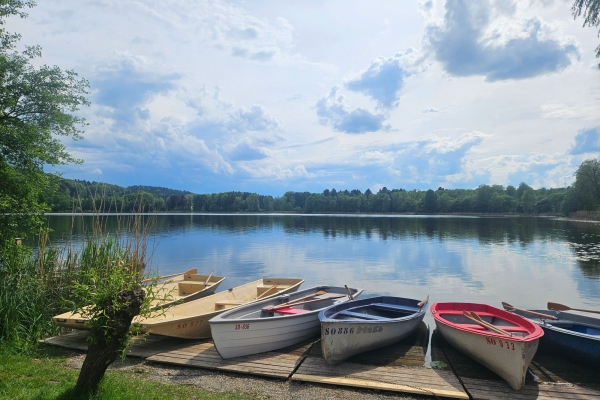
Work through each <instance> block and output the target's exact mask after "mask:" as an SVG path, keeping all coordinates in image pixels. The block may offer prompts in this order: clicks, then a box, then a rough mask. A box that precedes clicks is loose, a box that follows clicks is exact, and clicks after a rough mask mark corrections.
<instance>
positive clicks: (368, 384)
mask: <svg viewBox="0 0 600 400" xmlns="http://www.w3.org/2000/svg"><path fill="white" fill-rule="evenodd" d="M292 379H293V380H297V381H304V382H314V383H324V384H329V385H341V386H351V387H356V388H362V389H375V390H389V391H393V392H402V393H411V394H420V395H425V396H443V397H449V398H454V399H468V398H469V396H468V395H467V394H466V393H464V392H458V391H447V390H439V389H428V388H422V387H418V386H412V385H401V384H393V383H384V382H375V381H369V380H363V379H356V378H340V377H335V378H333V377H323V376H315V375H303V374H298V373H295V374H294V375H293V376H292Z"/></svg>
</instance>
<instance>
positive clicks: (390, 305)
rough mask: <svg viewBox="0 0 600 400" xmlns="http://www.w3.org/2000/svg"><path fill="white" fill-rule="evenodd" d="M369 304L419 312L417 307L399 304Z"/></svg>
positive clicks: (388, 308) (387, 308) (389, 308)
mask: <svg viewBox="0 0 600 400" xmlns="http://www.w3.org/2000/svg"><path fill="white" fill-rule="evenodd" d="M371 305H372V306H373V307H377V308H383V309H385V310H392V311H408V312H419V308H418V307H411V306H400V305H396V304H388V303H373V304H371Z"/></svg>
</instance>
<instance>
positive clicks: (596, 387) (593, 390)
mask: <svg viewBox="0 0 600 400" xmlns="http://www.w3.org/2000/svg"><path fill="white" fill-rule="evenodd" d="M432 341H436V343H438V347H439V348H441V349H442V350H443V352H444V354H445V355H446V357H447V359H448V360H449V361H450V365H451V367H452V368H453V369H454V371H455V372H456V373H457V375H458V376H459V378H460V380H461V382H462V383H463V385H464V387H465V389H466V390H467V392H468V393H469V394H470V395H471V396H472V397H473V398H474V399H488V400H505V399H516V400H529V399H535V400H552V399H568V400H576V399H597V400H600V379H599V378H598V377H599V376H600V371H599V370H598V369H595V368H593V367H592V368H590V367H586V366H583V365H579V364H576V363H572V362H570V361H569V360H566V359H563V358H559V357H556V356H553V355H548V354H541V355H537V354H536V356H535V357H534V360H533V362H532V363H531V365H530V368H531V370H532V372H533V373H534V374H535V375H536V376H538V378H539V381H538V382H534V381H533V378H532V377H531V375H529V374H528V376H527V381H526V384H525V386H524V387H523V389H522V390H520V391H517V390H514V389H512V388H511V387H510V386H509V385H508V384H507V383H506V382H505V381H504V380H502V379H501V378H500V377H499V376H498V375H496V374H495V373H493V372H492V371H490V370H489V369H487V368H486V367H484V366H483V365H481V364H479V363H477V362H476V361H473V360H472V359H470V358H469V357H467V356H466V355H464V354H463V353H461V352H459V351H457V350H456V349H454V348H453V347H452V346H450V345H449V344H448V343H446V342H445V341H444V340H443V338H441V335H436V332H434V334H433V338H432Z"/></svg>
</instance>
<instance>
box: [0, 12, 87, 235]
mask: <svg viewBox="0 0 600 400" xmlns="http://www.w3.org/2000/svg"><path fill="white" fill-rule="evenodd" d="M34 5H35V3H33V2H32V1H18V0H5V1H3V2H2V4H0V25H4V23H5V18H6V17H9V16H15V15H16V16H20V17H22V18H24V17H26V14H25V13H24V12H23V11H21V9H22V8H24V7H33V6H34ZM19 39H20V35H18V34H13V33H8V32H7V31H6V30H5V29H4V28H2V29H0V238H2V239H4V240H12V239H11V238H12V237H13V236H14V235H16V234H18V233H19V232H28V231H29V230H30V229H32V227H37V226H39V224H40V219H39V214H40V213H41V212H42V211H43V210H44V209H45V205H44V204H43V203H40V202H39V201H38V198H39V196H40V195H41V194H42V193H43V192H44V190H45V189H46V187H47V186H48V185H49V184H50V180H49V177H48V175H46V174H44V173H43V166H44V165H59V164H66V163H71V162H77V160H75V159H73V158H72V157H71V155H70V154H69V153H68V152H67V151H66V147H65V145H64V143H63V141H61V140H60V139H59V138H58V137H60V136H62V137H65V138H71V139H74V140H78V139H80V138H81V136H80V134H81V133H82V131H81V130H80V127H82V126H84V125H85V121H84V119H83V118H80V117H78V116H76V115H74V113H75V112H76V111H77V110H78V109H79V108H80V107H81V106H83V105H88V101H87V99H86V97H85V96H86V95H87V93H88V92H87V89H88V87H89V84H88V82H87V81H86V80H85V79H79V78H78V77H77V74H76V73H75V72H73V71H62V70H61V69H60V68H59V67H56V66H53V67H50V66H47V65H42V66H40V67H35V66H34V64H36V63H37V61H36V59H37V58H39V57H41V49H40V47H37V46H34V47H26V49H25V51H23V52H19V51H17V50H16V47H17V43H18V41H19ZM34 230H35V229H34Z"/></svg>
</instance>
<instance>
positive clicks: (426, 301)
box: [417, 295, 429, 311]
mask: <svg viewBox="0 0 600 400" xmlns="http://www.w3.org/2000/svg"><path fill="white" fill-rule="evenodd" d="M427 303H429V295H427V297H426V298H425V300H423V301H421V302H419V303H417V305H418V306H419V311H421V308H423V306H424V305H425V304H427Z"/></svg>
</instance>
